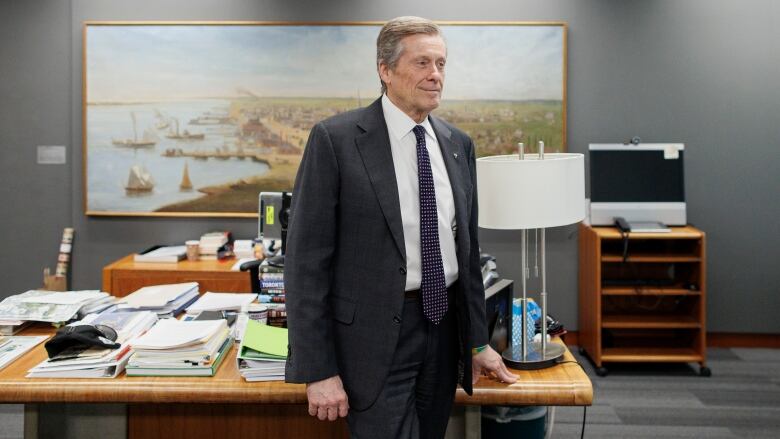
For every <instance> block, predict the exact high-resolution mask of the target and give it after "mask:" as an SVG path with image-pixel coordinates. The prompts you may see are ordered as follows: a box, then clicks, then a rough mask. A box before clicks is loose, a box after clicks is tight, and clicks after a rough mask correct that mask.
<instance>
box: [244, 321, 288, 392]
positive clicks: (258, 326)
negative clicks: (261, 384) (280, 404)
mask: <svg viewBox="0 0 780 439" xmlns="http://www.w3.org/2000/svg"><path fill="white" fill-rule="evenodd" d="M286 360H287V329H286V328H275V327H273V326H267V325H263V324H262V323H260V322H257V321H254V320H250V321H249V322H248V323H247V325H246V332H245V333H244V338H243V340H241V345H240V346H239V349H238V355H237V356H236V361H237V364H238V371H239V372H240V373H241V376H243V377H244V379H245V380H247V381H283V380H284V363H285V361H286Z"/></svg>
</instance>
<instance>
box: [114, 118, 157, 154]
mask: <svg viewBox="0 0 780 439" xmlns="http://www.w3.org/2000/svg"><path fill="white" fill-rule="evenodd" d="M130 118H131V119H133V138H132V139H111V143H113V144H114V146H123V147H127V148H152V147H154V145H156V144H157V140H155V139H154V135H153V134H152V133H150V132H149V131H145V132H144V136H143V137H142V138H141V139H140V140H139V139H138V127H137V126H136V125H137V124H136V121H135V113H134V112H132V111H131V112H130Z"/></svg>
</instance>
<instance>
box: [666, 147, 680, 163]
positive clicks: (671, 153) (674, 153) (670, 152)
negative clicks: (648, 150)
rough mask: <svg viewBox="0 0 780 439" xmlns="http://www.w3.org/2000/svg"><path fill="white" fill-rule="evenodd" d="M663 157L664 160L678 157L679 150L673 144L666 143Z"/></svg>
mask: <svg viewBox="0 0 780 439" xmlns="http://www.w3.org/2000/svg"><path fill="white" fill-rule="evenodd" d="M664 158H665V159H666V160H676V159H679V158H680V150H679V149H677V147H676V146H675V145H667V146H666V147H665V148H664Z"/></svg>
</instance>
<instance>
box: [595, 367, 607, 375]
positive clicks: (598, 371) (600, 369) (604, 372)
mask: <svg viewBox="0 0 780 439" xmlns="http://www.w3.org/2000/svg"><path fill="white" fill-rule="evenodd" d="M596 375H598V376H600V377H605V376H607V368H606V367H597V368H596Z"/></svg>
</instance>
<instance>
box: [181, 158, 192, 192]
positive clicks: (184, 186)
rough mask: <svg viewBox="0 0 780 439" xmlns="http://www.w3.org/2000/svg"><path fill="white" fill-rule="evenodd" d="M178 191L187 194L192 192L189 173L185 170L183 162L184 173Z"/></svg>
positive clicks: (185, 165) (185, 163)
mask: <svg viewBox="0 0 780 439" xmlns="http://www.w3.org/2000/svg"><path fill="white" fill-rule="evenodd" d="M179 190H180V191H181V192H189V191H191V190H192V181H190V173H189V171H188V169H187V162H184V173H183V174H182V176H181V183H179Z"/></svg>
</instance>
